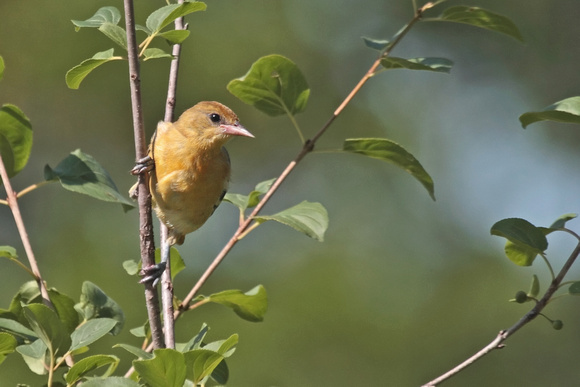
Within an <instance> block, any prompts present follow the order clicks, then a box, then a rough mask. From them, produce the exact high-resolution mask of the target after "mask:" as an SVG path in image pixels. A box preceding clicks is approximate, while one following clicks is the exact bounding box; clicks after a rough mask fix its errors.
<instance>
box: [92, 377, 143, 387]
mask: <svg viewBox="0 0 580 387" xmlns="http://www.w3.org/2000/svg"><path fill="white" fill-rule="evenodd" d="M82 386H83V387H141V384H139V383H137V382H136V381H134V380H131V379H128V378H124V377H121V376H111V377H108V378H104V379H96V378H94V379H89V380H88V381H86V382H83V384H82Z"/></svg>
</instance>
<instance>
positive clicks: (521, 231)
mask: <svg viewBox="0 0 580 387" xmlns="http://www.w3.org/2000/svg"><path fill="white" fill-rule="evenodd" d="M491 235H497V236H500V237H504V238H506V239H507V240H509V241H511V242H513V243H518V244H522V245H526V246H529V247H531V248H533V249H536V250H537V251H538V253H541V252H543V251H544V250H546V249H547V248H548V240H547V239H546V236H545V235H544V233H543V232H542V230H540V228H538V227H536V226H534V225H533V224H531V223H530V222H528V221H527V220H525V219H520V218H508V219H502V220H500V221H499V222H497V223H495V224H494V225H493V226H492V227H491Z"/></svg>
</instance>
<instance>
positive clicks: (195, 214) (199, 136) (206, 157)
mask: <svg viewBox="0 0 580 387" xmlns="http://www.w3.org/2000/svg"><path fill="white" fill-rule="evenodd" d="M234 136H244V137H252V138H253V137H254V136H253V135H252V134H251V133H250V132H249V131H248V130H247V129H246V128H244V127H243V126H242V125H241V124H240V122H239V119H238V116H237V115H236V114H235V113H234V112H233V111H232V110H231V109H230V108H228V107H227V106H225V105H223V104H221V103H219V102H215V101H203V102H199V103H197V104H196V105H195V106H193V107H192V108H190V109H188V110H186V111H185V112H183V114H182V115H181V116H180V117H179V119H178V120H177V121H175V122H173V123H171V122H164V121H161V122H159V124H158V125H157V130H156V131H155V133H154V135H153V137H152V139H151V144H150V146H149V152H148V157H147V158H146V159H147V161H146V162H145V165H147V164H148V166H147V169H150V171H149V173H150V179H149V189H150V191H151V196H152V205H153V208H154V210H155V213H156V214H157V217H158V218H159V219H160V221H161V222H163V223H165V225H167V228H168V237H167V243H168V245H170V246H171V245H175V244H177V245H181V244H183V242H184V240H185V235H186V234H189V233H191V232H193V231H195V230H197V229H199V228H200V227H201V226H203V224H204V223H205V222H206V221H207V220H208V218H209V217H210V216H211V215H212V214H213V213H214V211H215V210H216V208H217V207H218V206H219V205H220V203H221V201H222V199H223V198H224V196H225V194H226V192H227V189H228V184H229V181H230V173H231V168H230V157H229V155H228V151H227V150H226V148H225V147H224V145H225V144H226V142H228V140H230V139H231V138H232V137H234ZM140 161H141V162H142V161H143V160H140ZM151 164H153V165H151ZM139 165H141V167H140V169H139ZM143 169H144V167H143V163H141V164H138V166H137V167H136V168H134V171H135V170H137V173H140V172H141V171H142V170H143Z"/></svg>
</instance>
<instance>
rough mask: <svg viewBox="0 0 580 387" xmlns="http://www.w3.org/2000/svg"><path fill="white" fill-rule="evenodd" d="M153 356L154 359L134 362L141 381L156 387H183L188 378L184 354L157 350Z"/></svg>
mask: <svg viewBox="0 0 580 387" xmlns="http://www.w3.org/2000/svg"><path fill="white" fill-rule="evenodd" d="M153 354H154V355H155V357H154V358H153V359H149V360H135V361H134V362H133V366H134V367H135V370H136V371H137V372H138V373H139V376H140V378H141V380H142V381H144V382H146V383H148V384H149V385H151V386H155V387H181V386H183V383H185V377H186V366H185V357H184V354H182V353H181V352H178V351H176V350H174V349H168V348H164V349H156V350H155V351H153Z"/></svg>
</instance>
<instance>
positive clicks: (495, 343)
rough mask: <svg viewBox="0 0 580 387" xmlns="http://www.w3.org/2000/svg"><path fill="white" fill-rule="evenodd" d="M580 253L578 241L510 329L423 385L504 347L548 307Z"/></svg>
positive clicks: (428, 385) (436, 380)
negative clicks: (557, 271) (555, 273)
mask: <svg viewBox="0 0 580 387" xmlns="http://www.w3.org/2000/svg"><path fill="white" fill-rule="evenodd" d="M579 254H580V243H578V244H577V245H576V248H575V249H574V251H573V252H572V254H570V257H568V260H567V261H566V263H565V264H564V266H563V267H562V270H560V272H559V273H558V275H557V276H556V278H554V279H553V280H552V282H551V283H550V286H549V287H548V290H546V293H544V296H543V297H542V298H541V299H540V300H539V301H538V302H537V303H536V305H535V306H534V307H533V308H532V309H531V310H530V311H529V312H528V313H526V314H525V315H524V316H523V317H522V318H521V319H520V320H519V321H518V322H517V323H515V324H514V325H512V326H511V327H510V328H509V329H506V330H503V331H500V332H499V333H498V335H497V336H496V337H495V339H493V340H492V341H491V342H490V343H489V344H488V345H486V346H485V347H483V348H482V349H481V350H480V351H478V352H477V353H476V354H474V355H473V356H471V357H470V358H468V359H467V360H465V361H464V362H463V363H461V364H459V365H458V366H457V367H455V368H453V369H451V370H449V371H447V372H446V373H444V374H442V375H441V376H439V377H437V378H435V379H433V380H431V381H430V382H428V383H427V384H424V385H423V387H433V386H437V385H438V384H439V383H441V382H443V381H445V380H447V379H449V378H451V377H452V376H454V375H456V374H458V373H459V372H461V371H463V370H464V369H465V368H467V367H469V366H470V365H472V364H473V363H475V362H476V361H477V360H479V359H481V358H482V357H484V356H485V355H487V354H488V353H490V352H491V351H493V350H494V349H500V348H503V347H504V344H503V342H504V341H506V340H507V339H508V337H510V336H511V335H513V334H514V333H516V332H517V331H518V330H520V329H521V328H522V327H523V326H524V325H526V324H528V323H529V322H530V321H532V320H533V319H535V318H536V317H538V315H539V314H540V313H541V312H542V310H543V309H544V308H545V307H546V305H547V304H548V302H549V301H550V299H551V298H552V296H553V295H554V293H555V292H556V291H557V290H558V288H559V287H560V284H561V283H562V281H563V280H564V277H565V276H566V274H567V273H568V271H569V270H570V268H571V267H572V264H574V261H575V260H576V258H578V255H579Z"/></svg>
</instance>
